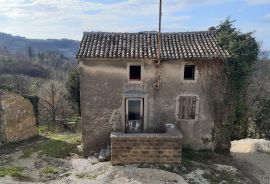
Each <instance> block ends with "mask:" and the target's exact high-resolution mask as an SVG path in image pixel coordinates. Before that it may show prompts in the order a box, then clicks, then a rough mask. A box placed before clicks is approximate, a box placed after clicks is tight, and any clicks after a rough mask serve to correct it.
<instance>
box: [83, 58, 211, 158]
mask: <svg viewBox="0 0 270 184" xmlns="http://www.w3.org/2000/svg"><path fill="white" fill-rule="evenodd" d="M130 62H131V63H138V61H137V62H132V61H129V62H127V61H80V65H79V68H80V80H81V106H82V123H83V126H82V130H83V142H84V151H85V156H87V155H89V153H90V151H91V150H94V151H95V150H98V149H99V148H100V147H101V146H102V145H103V144H105V143H106V142H109V135H110V132H111V130H112V124H110V120H112V119H113V118H112V117H111V116H112V114H115V111H116V110H117V109H119V108H120V109H121V108H122V92H123V86H124V84H125V83H127V82H128V80H127V79H128V70H127V65H128V63H130ZM140 62H143V82H144V84H146V85H147V92H148V102H147V105H148V108H147V114H148V117H147V128H146V129H145V132H148V133H151V132H162V131H164V130H165V128H164V127H165V123H175V124H176V125H177V126H178V128H179V129H180V131H181V132H182V133H183V144H184V146H190V147H192V148H194V149H211V148H212V147H213V144H212V128H213V126H214V115H213V109H212V105H211V102H210V101H209V100H208V97H209V95H208V92H207V89H208V88H205V85H208V83H207V80H208V79H207V78H206V77H205V75H204V71H205V70H207V72H209V70H210V68H207V65H204V64H202V62H203V61H202V62H200V61H197V62H196V61H195V62H185V61H167V62H164V63H162V65H161V72H162V76H161V87H160V89H159V90H156V89H154V87H153V84H154V82H155V69H154V66H153V63H152V61H140ZM205 62H206V61H205ZM185 64H195V66H196V74H195V75H196V80H195V81H192V82H191V81H189V82H188V81H184V80H183V75H184V74H183V67H184V65H185ZM211 65H216V64H215V62H214V61H213V64H211ZM202 68H203V69H202ZM179 95H196V96H198V98H199V103H198V105H199V107H198V112H197V113H198V114H197V117H196V120H188V121H187V120H185V121H184V120H177V119H176V115H175V114H176V99H177V97H178V96H179ZM118 112H119V111H118ZM120 112H122V111H121V110H120Z"/></svg>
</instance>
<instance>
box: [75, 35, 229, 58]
mask: <svg viewBox="0 0 270 184" xmlns="http://www.w3.org/2000/svg"><path fill="white" fill-rule="evenodd" d="M156 57H157V33H156V32H142V33H108V32H85V33H84V35H83V38H82V41H81V46H80V50H79V52H78V54H77V58H79V59H83V58H122V59H124V58H129V59H132V58H134V59H156ZM226 57H229V54H228V52H227V51H225V50H223V49H222V48H221V47H220V46H219V45H218V41H217V33H216V31H205V32H185V33H161V59H187V58H189V59H190V58H226Z"/></svg>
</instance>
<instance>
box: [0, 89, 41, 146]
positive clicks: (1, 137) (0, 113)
mask: <svg viewBox="0 0 270 184" xmlns="http://www.w3.org/2000/svg"><path fill="white" fill-rule="evenodd" d="M36 135H38V131H37V127H36V118H35V115H34V112H33V106H32V104H31V102H30V101H29V100H27V99H25V98H24V97H22V96H20V95H17V94H15V93H12V92H8V91H3V90H0V145H3V144H6V143H10V142H16V141H21V140H26V139H28V138H30V137H33V136H36Z"/></svg>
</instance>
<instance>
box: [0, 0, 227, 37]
mask: <svg viewBox="0 0 270 184" xmlns="http://www.w3.org/2000/svg"><path fill="white" fill-rule="evenodd" d="M229 1H232V0H166V1H165V0H164V1H163V19H162V22H163V24H162V25H163V30H164V31H180V30H183V29H186V26H185V22H186V21H189V20H190V21H192V17H191V15H190V14H192V11H190V10H191V8H194V7H199V6H211V5H216V4H219V3H225V2H229ZM158 3H159V0H125V1H120V2H119V1H117V2H115V3H109V4H108V3H107V4H106V3H102V1H89V0H87V1H86V0H0V12H1V13H0V31H2V32H8V33H12V34H20V35H23V36H27V37H34V38H60V37H67V38H73V39H80V38H81V36H82V32H83V31H118V32H135V31H143V30H157V27H158ZM180 13H181V14H180Z"/></svg>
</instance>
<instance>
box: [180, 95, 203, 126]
mask: <svg viewBox="0 0 270 184" xmlns="http://www.w3.org/2000/svg"><path fill="white" fill-rule="evenodd" d="M180 97H196V107H195V118H194V119H181V118H179V111H180V109H179V103H180V102H179V100H180ZM199 107H200V99H199V96H198V95H195V94H180V95H178V96H177V97H176V108H175V119H176V120H177V121H186V122H194V121H197V120H198V116H199Z"/></svg>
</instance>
